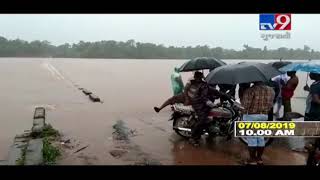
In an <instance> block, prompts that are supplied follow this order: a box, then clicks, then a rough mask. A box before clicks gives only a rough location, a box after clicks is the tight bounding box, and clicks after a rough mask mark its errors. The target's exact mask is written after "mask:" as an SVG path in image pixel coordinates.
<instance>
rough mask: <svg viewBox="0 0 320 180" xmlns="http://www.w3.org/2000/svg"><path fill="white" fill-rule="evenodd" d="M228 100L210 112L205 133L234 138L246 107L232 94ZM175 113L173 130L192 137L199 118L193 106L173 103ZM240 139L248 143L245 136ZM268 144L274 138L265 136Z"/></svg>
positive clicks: (211, 135)
mask: <svg viewBox="0 0 320 180" xmlns="http://www.w3.org/2000/svg"><path fill="white" fill-rule="evenodd" d="M224 97H227V98H226V99H227V101H226V102H224V103H221V104H219V105H217V106H215V107H212V108H211V110H210V112H209V113H208V119H209V122H208V125H207V128H205V130H204V132H203V133H204V134H205V135H207V136H210V137H213V138H214V137H217V136H221V137H226V140H230V139H232V137H233V136H234V124H235V122H236V121H242V114H241V111H242V110H243V109H244V108H243V107H242V106H241V104H240V102H238V101H236V100H235V99H234V98H231V97H230V96H224ZM171 109H172V111H173V113H172V115H171V118H170V119H169V121H171V120H172V121H173V130H174V131H175V132H176V133H177V134H178V135H180V136H181V137H183V138H186V139H188V138H191V129H192V127H193V125H194V124H195V123H196V122H197V120H198V118H197V115H196V113H195V112H194V110H193V109H192V107H191V106H184V105H180V104H175V105H172V107H171ZM240 141H241V142H243V143H244V144H246V145H247V144H248V143H247V139H246V138H245V137H240ZM265 141H266V146H268V145H270V144H271V142H272V141H273V139H272V138H267V137H266V138H265Z"/></svg>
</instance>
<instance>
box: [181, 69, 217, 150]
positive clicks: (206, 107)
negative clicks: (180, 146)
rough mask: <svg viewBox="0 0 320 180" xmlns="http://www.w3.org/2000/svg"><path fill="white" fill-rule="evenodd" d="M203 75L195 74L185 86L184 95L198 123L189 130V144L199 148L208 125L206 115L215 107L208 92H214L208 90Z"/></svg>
mask: <svg viewBox="0 0 320 180" xmlns="http://www.w3.org/2000/svg"><path fill="white" fill-rule="evenodd" d="M203 78H204V77H203V73H201V72H198V71H197V72H195V74H194V79H193V80H191V81H190V82H189V83H187V84H186V93H187V96H188V98H189V100H190V104H191V106H192V108H193V109H194V111H195V113H196V115H197V116H198V121H197V122H196V123H195V124H194V126H193V127H192V129H191V134H192V137H191V139H190V143H191V144H193V145H194V146H199V140H200V138H201V135H202V132H203V129H205V128H206V124H207V123H208V113H209V111H210V109H211V108H213V107H215V105H214V103H213V102H212V101H211V100H210V95H211V93H210V92H215V91H214V90H212V89H210V88H209V85H208V84H207V83H206V82H205V81H204V80H203Z"/></svg>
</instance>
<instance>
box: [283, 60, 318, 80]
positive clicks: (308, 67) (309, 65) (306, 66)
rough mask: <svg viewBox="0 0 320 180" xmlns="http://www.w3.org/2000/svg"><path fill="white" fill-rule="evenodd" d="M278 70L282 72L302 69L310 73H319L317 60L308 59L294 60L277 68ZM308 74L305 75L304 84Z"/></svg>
mask: <svg viewBox="0 0 320 180" xmlns="http://www.w3.org/2000/svg"><path fill="white" fill-rule="evenodd" d="M279 70H280V71H283V72H288V71H304V72H308V74H309V73H310V72H312V73H319V74H320V63H319V62H314V61H308V62H295V63H292V64H289V65H286V66H284V67H282V68H280V69H279ZM308 77H309V75H307V79H306V85H307V84H308V79H309V78H308Z"/></svg>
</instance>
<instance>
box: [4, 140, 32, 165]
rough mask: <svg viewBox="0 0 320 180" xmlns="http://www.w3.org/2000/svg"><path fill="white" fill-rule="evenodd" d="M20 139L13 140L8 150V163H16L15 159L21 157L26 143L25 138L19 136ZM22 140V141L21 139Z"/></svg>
mask: <svg viewBox="0 0 320 180" xmlns="http://www.w3.org/2000/svg"><path fill="white" fill-rule="evenodd" d="M19 140H21V141H16V140H15V141H14V143H13V145H11V147H10V150H9V157H8V161H7V164H8V165H17V161H18V160H19V159H21V158H22V152H23V149H24V148H25V147H27V145H28V139H27V138H19ZM22 140H23V141H22Z"/></svg>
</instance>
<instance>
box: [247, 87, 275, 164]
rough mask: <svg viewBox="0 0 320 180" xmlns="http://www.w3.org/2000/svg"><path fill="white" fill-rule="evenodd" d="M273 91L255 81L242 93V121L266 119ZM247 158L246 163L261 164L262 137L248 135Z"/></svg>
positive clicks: (263, 145) (271, 103)
mask: <svg viewBox="0 0 320 180" xmlns="http://www.w3.org/2000/svg"><path fill="white" fill-rule="evenodd" d="M274 97H275V93H274V91H273V89H272V88H271V87H269V86H267V85H265V84H264V83H263V82H261V81H259V82H255V83H254V85H253V86H252V87H250V88H248V89H246V90H245V91H244V93H243V97H242V102H241V104H242V105H243V107H244V108H245V112H244V115H243V120H244V121H267V120H268V112H269V111H270V109H271V108H272V106H273V100H274ZM247 140H248V151H249V156H250V158H249V160H248V161H247V164H250V165H255V164H257V163H258V164H263V161H262V154H263V151H264V147H265V142H264V137H248V138H247Z"/></svg>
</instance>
